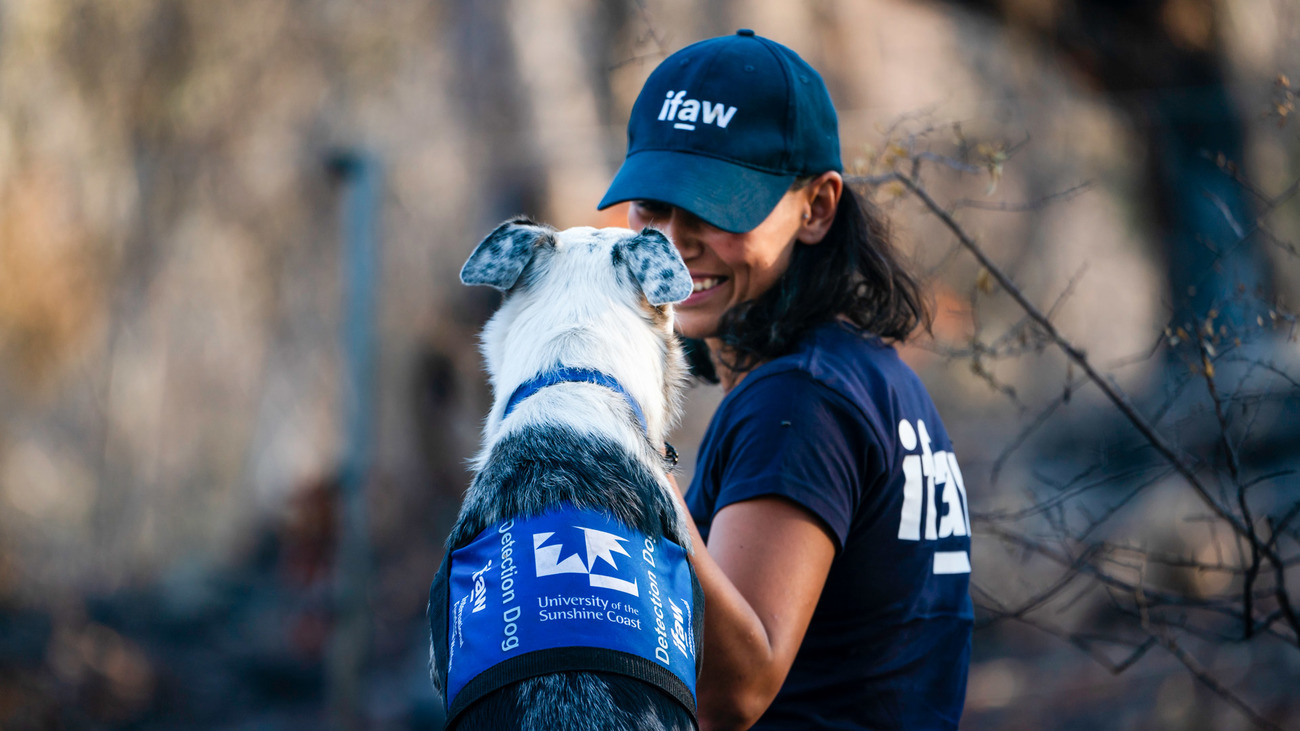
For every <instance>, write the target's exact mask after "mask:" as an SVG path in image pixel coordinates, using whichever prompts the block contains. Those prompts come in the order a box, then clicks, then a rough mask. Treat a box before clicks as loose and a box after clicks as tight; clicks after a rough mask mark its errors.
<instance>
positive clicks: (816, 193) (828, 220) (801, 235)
mask: <svg viewBox="0 0 1300 731" xmlns="http://www.w3.org/2000/svg"><path fill="white" fill-rule="evenodd" d="M800 192H802V193H803V194H804V198H803V201H804V210H803V221H802V222H801V223H800V226H799V232H798V233H797V234H795V238H796V239H798V240H799V242H800V243H803V244H816V243H818V242H820V241H821V240H822V239H824V238H826V232H827V231H830V230H831V224H832V223H834V222H835V211H836V210H838V209H839V206H840V195H841V194H843V193H844V178H842V177H840V174H839V173H837V172H835V171H834V170H827V171H826V172H824V173H822V174H821V175H818V176H817V177H815V178H813V179H812V180H810V181H808V184H807V185H805V186H804V187H803V188H802V190H801V191H800Z"/></svg>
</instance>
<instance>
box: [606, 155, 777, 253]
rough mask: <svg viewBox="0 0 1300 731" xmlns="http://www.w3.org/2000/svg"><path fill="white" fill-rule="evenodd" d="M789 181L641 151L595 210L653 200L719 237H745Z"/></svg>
mask: <svg viewBox="0 0 1300 731" xmlns="http://www.w3.org/2000/svg"><path fill="white" fill-rule="evenodd" d="M795 177H796V176H795V175H793V174H791V175H779V174H773V173H765V172H761V171H758V170H754V169H753V168H747V167H745V166H743V165H737V164H735V163H731V162H727V161H725V160H719V159H717V158H713V157H706V156H704V155H694V154H690V153H684V152H674V151H671V150H643V151H641V152H637V153H634V154H632V155H629V156H628V158H627V160H625V161H624V162H623V167H621V168H619V171H618V174H617V175H615V176H614V182H613V183H610V185H609V190H608V191H607V192H606V193H605V197H604V198H603V199H601V201H600V205H599V206H597V208H598V209H600V210H603V209H605V208H608V207H610V206H612V205H614V204H615V203H622V202H623V201H631V200H653V201H659V202H661V203H667V204H669V205H673V206H677V207H678V208H681V209H684V210H687V211H690V212H691V213H693V214H695V215H696V216H698V217H700V218H701V219H703V220H704V221H706V222H708V223H710V224H712V225H714V226H717V227H718V228H720V229H722V230H723V231H730V232H732V233H743V232H745V231H750V230H752V229H753V228H754V227H756V226H758V224H760V223H762V222H763V219H765V218H767V215H768V214H769V213H771V212H772V209H773V208H776V204H777V202H779V201H780V200H781V197H782V196H784V195H785V193H786V191H787V190H789V189H790V185H791V184H792V183H793V182H794V180H795Z"/></svg>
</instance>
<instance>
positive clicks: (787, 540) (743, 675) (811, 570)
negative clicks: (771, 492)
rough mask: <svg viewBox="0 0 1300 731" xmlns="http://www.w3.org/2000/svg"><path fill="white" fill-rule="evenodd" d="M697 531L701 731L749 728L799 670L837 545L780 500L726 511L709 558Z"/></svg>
mask: <svg viewBox="0 0 1300 731" xmlns="http://www.w3.org/2000/svg"><path fill="white" fill-rule="evenodd" d="M671 479H672V478H671V476H670V480H671ZM673 486H674V487H676V481H675V480H674V481H673ZM688 515H689V513H688ZM687 523H688V524H689V528H690V531H691V537H692V541H693V544H694V546H695V555H694V564H695V573H696V575H697V576H698V577H699V581H700V586H701V587H702V588H703V589H704V599H705V611H704V666H703V668H704V669H703V671H702V673H701V674H700V679H699V683H698V690H697V695H698V700H699V717H700V727H701V729H706V730H708V731H713V730H714V729H746V728H749V727H750V726H751V725H753V724H754V722H755V721H757V720H758V718H759V716H761V715H762V714H763V712H764V711H765V710H767V707H768V705H770V704H771V703H772V699H773V698H775V697H776V693H777V691H778V690H780V689H781V684H782V683H783V682H784V681H785V676H786V674H787V673H788V672H789V671H790V666H791V664H793V662H794V657H795V653H796V652H798V650H799V645H800V643H802V642H803V636H804V633H805V631H807V629H808V621H809V620H810V619H811V618H812V613H813V610H814V609H815V608H816V606H817V600H818V598H819V597H820V596H821V591H822V586H823V585H824V584H825V583H826V575H827V574H828V573H829V572H830V565H831V560H832V559H833V558H835V540H834V538H833V537H832V534H831V532H830V529H829V528H827V527H826V525H825V524H824V523H822V521H821V520H820V519H818V518H817V517H816V516H814V515H813V513H811V512H810V511H808V510H807V509H805V508H803V507H801V506H799V505H797V504H795V503H793V502H791V501H789V500H786V499H785V498H781V497H775V496H769V497H758V498H754V499H752V500H745V501H743V502H738V503H733V504H731V505H728V506H726V507H724V508H723V509H722V510H719V511H718V513H717V514H716V515H715V516H714V517H713V523H712V527H711V528H710V530H709V543H708V550H707V551H706V550H705V545H704V541H703V539H701V537H700V532H699V530H698V529H697V528H696V527H695V522H694V521H689V520H688V521H687Z"/></svg>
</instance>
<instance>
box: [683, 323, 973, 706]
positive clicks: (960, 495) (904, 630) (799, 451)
mask: <svg viewBox="0 0 1300 731" xmlns="http://www.w3.org/2000/svg"><path fill="white" fill-rule="evenodd" d="M766 495H776V496H781V497H783V498H787V499H789V500H792V501H794V502H795V503H797V504H799V505H801V506H803V507H804V508H806V509H808V510H810V511H812V513H813V514H815V515H816V516H818V517H819V518H820V519H821V520H822V521H823V522H825V524H826V525H827V527H829V528H830V530H831V532H832V533H833V534H834V536H835V540H836V543H837V545H836V549H837V551H836V556H835V559H834V561H833V562H832V564H831V567H830V574H829V575H828V577H827V580H826V586H825V588H824V589H823V590H822V595H821V598H820V600H819V601H818V604H817V608H816V610H815V611H814V612H813V616H812V620H811V622H810V624H809V626H808V632H807V634H806V635H805V637H804V640H803V644H802V645H801V646H800V648H799V652H798V654H797V655H796V657H795V660H794V665H793V666H792V667H791V669H790V674H789V675H788V676H787V678H786V681H785V684H784V685H783V686H782V687H781V690H780V692H779V693H778V694H777V696H776V699H775V700H774V701H773V702H772V705H771V707H770V708H769V709H768V710H767V712H766V713H765V714H764V715H763V717H762V719H760V720H759V722H758V723H757V724H756V725H755V726H754V728H755V729H812V728H817V729H902V728H906V729H947V728H952V729H955V728H957V722H958V719H959V718H960V717H961V710H962V705H963V703H964V700H965V696H966V673H967V667H968V665H969V659H970V640H971V626H972V623H973V619H974V612H973V609H972V605H971V599H970V593H969V580H970V524H969V518H968V516H967V505H966V491H965V486H964V485H963V483H962V478H961V471H960V470H959V469H958V467H957V460H956V459H955V458H954V457H953V452H952V445H951V442H950V441H949V439H948V434H947V432H946V431H945V430H944V428H943V423H942V422H941V421H940V420H939V415H938V413H937V412H936V410H935V408H934V404H933V403H932V402H931V400H930V396H929V394H927V393H926V390H925V387H924V386H923V385H922V384H921V381H920V379H918V378H917V376H916V374H915V373H913V372H912V370H911V369H910V368H909V367H908V366H907V365H906V364H905V363H903V361H902V360H900V359H899V357H898V354H897V352H896V351H895V350H894V348H893V347H891V346H888V345H886V344H884V343H883V342H881V341H880V340H879V339H877V338H870V337H863V335H862V334H861V333H860V331H858V330H857V329H856V328H853V327H852V326H849V325H847V324H842V323H834V324H827V325H824V326H822V327H820V328H817V329H816V330H815V331H813V332H812V333H811V334H810V335H809V337H808V338H806V339H805V341H804V343H803V345H802V347H801V349H800V350H799V351H798V352H796V353H793V354H791V355H788V356H784V357H781V358H778V359H775V360H772V361H770V362H768V363H765V364H764V365H762V366H760V367H759V368H757V369H755V370H754V371H752V372H750V373H749V375H747V376H746V377H745V379H744V380H743V381H741V383H740V385H738V386H737V387H736V388H734V389H733V390H732V391H731V392H730V393H729V394H727V397H726V398H724V399H723V401H722V403H721V404H720V405H719V406H718V410H717V412H716V413H715V414H714V416H713V421H712V422H711V423H710V425H709V430H708V432H707V433H706V434H705V437H704V441H703V442H702V444H701V445H700V454H699V459H698V463H697V466H696V470H695V476H694V478H693V480H692V481H691V487H690V490H689V491H688V492H687V495H686V503H687V506H688V507H689V509H690V511H691V515H692V516H693V517H694V518H695V522H696V524H697V525H698V526H699V528H700V533H701V535H702V536H703V537H704V539H705V541H706V542H707V541H708V536H709V526H710V523H711V522H712V520H713V516H714V515H715V514H716V513H717V511H718V510H720V509H722V508H724V507H726V506H727V505H730V504H732V503H735V502H739V501H742V500H747V499H750V498H756V497H760V496H766ZM706 621H707V618H706ZM707 675H708V657H707V655H706V656H705V668H704V677H706V678H707Z"/></svg>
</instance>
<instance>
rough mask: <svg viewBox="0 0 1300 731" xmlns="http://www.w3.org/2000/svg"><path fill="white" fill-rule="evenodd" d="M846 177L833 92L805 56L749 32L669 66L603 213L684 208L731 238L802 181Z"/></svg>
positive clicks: (651, 84) (648, 88) (702, 46)
mask: <svg viewBox="0 0 1300 731" xmlns="http://www.w3.org/2000/svg"><path fill="white" fill-rule="evenodd" d="M827 170H835V171H841V170H842V166H841V164H840V136H839V126H838V123H837V121H836V117H835V106H834V105H833V104H831V97H830V93H829V92H827V91H826V84H825V83H824V82H823V81H822V77H821V75H820V74H818V73H817V72H816V71H815V70H814V69H813V67H811V66H809V65H808V64H807V63H806V62H805V61H804V60H803V59H802V58H799V56H798V54H796V53H795V52H794V51H791V50H790V49H789V48H786V47H785V46H783V45H781V44H780V43H777V42H775V41H772V40H769V39H767V38H763V37H761V36H757V35H755V34H754V31H752V30H748V29H741V30H738V31H736V34H735V35H732V36H722V37H720V38H711V39H709V40H707V41H700V42H699V43H695V44H692V45H690V46H687V47H686V48H683V49H682V50H680V51H678V52H677V53H674V54H673V55H671V56H669V57H668V58H666V59H664V61H663V63H661V64H659V66H658V67H657V68H656V69H655V70H654V72H652V73H651V74H650V78H648V79H646V82H645V86H644V87H642V88H641V94H640V95H639V96H637V98H636V104H634V105H633V106H632V118H631V119H630V120H629V121H628V124H627V159H626V160H624V161H623V166H622V167H621V168H619V171H618V174H617V175H615V176H614V182H613V183H611V184H610V186H609V190H608V191H607V192H606V193H605V197H604V198H603V199H602V200H601V201H600V205H599V206H598V208H600V209H605V208H608V207H609V206H612V205H614V204H615V203H622V202H623V201H629V200H654V201H659V202H661V203H667V204H669V205H673V206H677V207H678V208H682V209H685V210H687V211H690V212H691V213H693V214H695V215H696V216H699V217H700V218H702V219H704V220H705V221H707V222H709V223H711V224H713V225H714V226H717V227H718V228H720V229H722V230H724V231H731V232H737V233H738V232H743V231H749V230H750V229H753V228H754V227H755V226H757V225H758V224H760V223H762V222H763V219H765V218H767V215H768V214H769V213H771V212H772V209H773V208H775V207H776V204H777V202H779V201H780V200H781V197H782V196H783V195H785V192H786V191H787V190H789V189H790V184H791V183H793V182H794V180H795V179H796V178H798V177H800V176H805V175H818V174H821V173H824V172H826V171H827Z"/></svg>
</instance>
